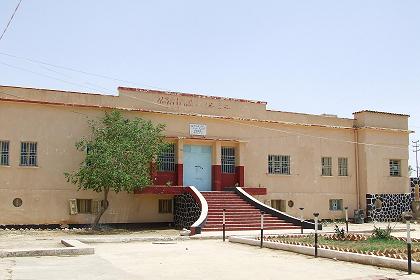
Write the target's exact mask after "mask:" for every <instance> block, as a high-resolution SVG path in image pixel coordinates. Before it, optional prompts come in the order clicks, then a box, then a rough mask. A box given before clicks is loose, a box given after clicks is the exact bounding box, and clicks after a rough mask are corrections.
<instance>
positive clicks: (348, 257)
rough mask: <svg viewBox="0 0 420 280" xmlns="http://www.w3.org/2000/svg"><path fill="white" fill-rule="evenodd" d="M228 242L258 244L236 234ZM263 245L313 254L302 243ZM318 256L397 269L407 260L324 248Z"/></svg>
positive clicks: (416, 268)
mask: <svg viewBox="0 0 420 280" xmlns="http://www.w3.org/2000/svg"><path fill="white" fill-rule="evenodd" d="M229 242H233V243H241V244H247V245H253V246H260V244H261V243H260V240H256V239H251V238H249V237H248V238H247V237H238V236H231V237H229ZM263 247H265V248H270V249H276V250H284V251H289V252H294V253H299V254H304V255H309V256H313V255H314V250H315V249H314V248H313V247H308V246H302V245H292V244H284V243H279V242H270V241H264V242H263ZM318 256H319V257H321V258H328V259H336V260H340V261H346V262H354V263H360V264H367V265H373V266H379V267H386V268H393V269H398V270H404V271H407V261H406V260H398V259H393V258H387V257H381V256H373V255H365V254H357V253H350V252H341V251H335V250H329V249H324V248H318ZM412 270H413V272H415V273H420V262H412Z"/></svg>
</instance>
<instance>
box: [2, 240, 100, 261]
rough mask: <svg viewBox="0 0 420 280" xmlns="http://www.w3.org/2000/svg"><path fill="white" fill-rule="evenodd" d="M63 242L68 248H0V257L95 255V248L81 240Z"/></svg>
mask: <svg viewBox="0 0 420 280" xmlns="http://www.w3.org/2000/svg"><path fill="white" fill-rule="evenodd" d="M61 243H62V244H64V245H65V246H66V248H35V249H5V250H0V258H13V257H40V256H75V255H93V254H94V253H95V249H94V248H93V247H90V246H88V245H86V244H83V243H82V242H80V241H77V240H72V239H63V240H61Z"/></svg>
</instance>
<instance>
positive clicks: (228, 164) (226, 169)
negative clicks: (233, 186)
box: [222, 147, 236, 173]
mask: <svg viewBox="0 0 420 280" xmlns="http://www.w3.org/2000/svg"><path fill="white" fill-rule="evenodd" d="M235 161H236V159H235V148H233V147H222V173H235Z"/></svg>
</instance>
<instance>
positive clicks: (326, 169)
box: [321, 157, 332, 176]
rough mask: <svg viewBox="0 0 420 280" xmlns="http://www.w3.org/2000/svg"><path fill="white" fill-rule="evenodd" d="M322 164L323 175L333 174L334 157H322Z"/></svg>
mask: <svg viewBox="0 0 420 280" xmlns="http://www.w3.org/2000/svg"><path fill="white" fill-rule="evenodd" d="M321 164H322V171H321V174H322V176H332V158H331V157H323V158H322V159H321Z"/></svg>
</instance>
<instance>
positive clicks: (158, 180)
mask: <svg viewBox="0 0 420 280" xmlns="http://www.w3.org/2000/svg"><path fill="white" fill-rule="evenodd" d="M176 175H177V174H176V172H175V171H173V172H167V171H158V172H156V177H155V180H154V181H153V183H154V185H158V186H159V185H162V186H164V185H165V186H166V185H167V183H168V182H172V183H171V185H172V186H173V185H179V184H177V178H176V177H177V176H176Z"/></svg>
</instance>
